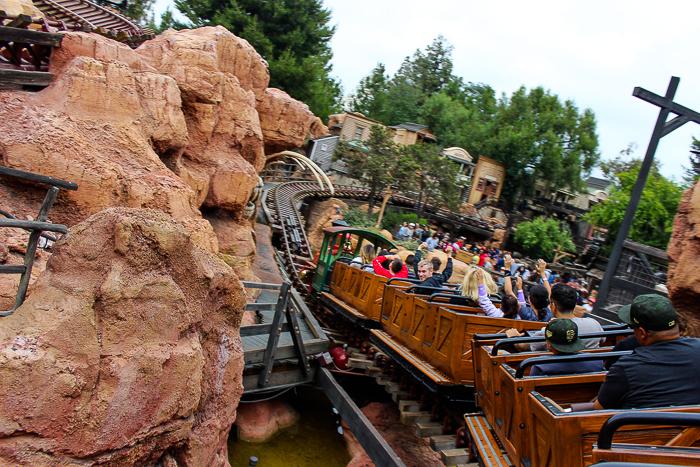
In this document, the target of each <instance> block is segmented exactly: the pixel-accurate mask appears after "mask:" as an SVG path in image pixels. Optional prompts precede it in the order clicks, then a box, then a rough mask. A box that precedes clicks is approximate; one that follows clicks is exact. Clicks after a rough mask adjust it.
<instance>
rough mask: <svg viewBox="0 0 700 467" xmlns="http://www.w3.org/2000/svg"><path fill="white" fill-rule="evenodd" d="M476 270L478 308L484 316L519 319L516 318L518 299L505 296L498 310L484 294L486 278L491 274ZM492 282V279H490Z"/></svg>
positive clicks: (518, 317) (486, 294)
mask: <svg viewBox="0 0 700 467" xmlns="http://www.w3.org/2000/svg"><path fill="white" fill-rule="evenodd" d="M472 269H476V273H475V274H476V277H477V279H478V281H479V306H480V307H481V308H482V309H483V310H484V313H486V316H493V317H494V318H508V319H520V316H518V311H519V310H520V304H519V303H518V299H517V298H515V297H514V296H513V295H506V296H505V297H503V301H502V302H501V308H500V309H498V308H496V306H495V305H494V304H493V302H491V299H490V298H489V294H488V293H487V292H486V276H489V277H491V274H488V273H484V271H483V270H481V269H478V268H472ZM491 281H492V282H493V278H492V279H491Z"/></svg>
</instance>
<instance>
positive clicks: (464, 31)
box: [156, 0, 700, 179]
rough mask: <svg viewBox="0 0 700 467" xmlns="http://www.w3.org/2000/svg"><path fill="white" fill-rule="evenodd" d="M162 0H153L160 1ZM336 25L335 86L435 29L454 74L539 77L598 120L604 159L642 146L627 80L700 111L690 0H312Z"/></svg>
mask: <svg viewBox="0 0 700 467" xmlns="http://www.w3.org/2000/svg"><path fill="white" fill-rule="evenodd" d="M167 1H168V0H158V4H157V7H156V8H157V10H162V9H163V8H164V5H166V4H167ZM324 4H325V5H326V6H327V7H328V8H330V9H331V10H332V20H331V24H334V25H336V27H337V29H336V33H335V35H334V36H333V39H332V41H331V47H332V49H333V75H335V76H336V77H338V78H339V79H340V80H341V82H342V85H343V88H344V91H345V93H346V94H348V93H350V92H352V91H353V90H354V89H355V88H356V86H357V85H358V83H359V81H360V79H362V78H363V77H364V76H366V75H368V74H369V73H370V72H371V70H372V69H373V68H374V67H375V66H376V65H377V63H380V62H381V63H384V64H385V65H386V68H387V72H388V73H389V74H390V75H393V74H394V73H395V72H396V70H397V69H398V68H399V66H400V65H401V62H402V60H403V59H404V58H405V57H406V56H408V55H412V54H413V52H414V51H415V50H416V49H422V50H423V49H425V47H426V46H427V45H429V44H430V43H431V42H432V41H433V39H434V38H436V37H437V36H438V35H439V34H442V35H443V36H444V37H445V38H446V39H447V40H448V41H449V42H450V43H451V44H452V45H453V46H454V51H453V54H452V57H453V61H454V74H455V75H457V76H461V77H463V78H464V80H465V81H472V82H479V83H485V84H489V85H491V86H492V87H493V88H494V89H495V90H496V92H497V93H499V94H500V93H503V92H505V93H506V94H509V95H510V94H511V93H512V92H513V91H514V90H516V89H517V88H518V87H519V86H521V85H524V86H526V87H527V88H533V87H536V86H544V87H545V88H546V89H549V90H551V92H552V93H554V94H557V95H559V97H560V98H561V99H562V100H565V99H571V100H573V101H575V102H576V105H577V106H578V107H579V109H584V108H590V109H592V110H593V111H594V112H595V115H596V118H597V121H598V135H599V142H600V152H601V154H602V156H603V158H611V157H614V156H615V155H617V154H618V153H619V152H620V151H621V150H623V149H625V148H626V147H627V145H628V144H629V143H631V142H636V143H637V145H638V149H637V151H636V155H637V156H639V157H642V156H643V155H644V153H645V151H646V148H647V145H648V142H649V138H650V137H651V132H652V130H653V127H654V124H655V122H656V118H657V116H658V107H656V106H654V105H652V104H648V103H646V102H643V101H641V100H639V99H637V98H635V97H633V96H632V91H633V89H634V87H635V86H640V87H643V88H646V89H647V90H649V91H651V92H654V93H656V94H659V95H664V94H665V92H666V88H667V86H668V83H669V80H670V78H671V76H678V77H680V78H681V82H680V85H679V88H678V91H677V93H676V97H675V102H677V103H678V104H681V105H683V106H686V107H689V108H691V109H693V110H695V111H698V112H700V92H698V91H700V60H699V59H698V37H699V36H698V31H700V28H699V27H698V21H699V19H700V2H693V1H690V0H686V1H675V0H669V1H666V2H659V1H654V2H652V1H646V0H636V1H616V0H607V1H598V0H588V1H577V2H572V1H566V0H564V1H561V0H558V1H545V0H534V1H529V2H523V1H483V0H482V1H473V0H434V1H425V0H423V1H415V0H403V1H400V2H399V1H387V0H372V1H369V0H354V1H347V0H344V1H340V0H324ZM692 135H695V136H696V137H700V126H699V125H697V124H695V123H687V124H686V125H685V126H683V127H682V128H680V129H678V130H676V131H674V132H673V133H671V134H670V135H668V136H666V137H664V138H663V139H662V140H661V143H660V145H659V149H658V151H657V153H656V157H657V158H658V159H659V160H660V161H661V163H662V165H663V166H662V173H664V174H665V175H667V176H675V177H676V179H680V177H681V174H682V169H681V165H686V166H687V165H688V154H689V152H688V149H689V146H690V143H691V136H692Z"/></svg>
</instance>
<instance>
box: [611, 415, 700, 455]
mask: <svg viewBox="0 0 700 467" xmlns="http://www.w3.org/2000/svg"><path fill="white" fill-rule="evenodd" d="M626 425H667V426H688V427H690V426H700V413H674V412H642V413H640V412H634V413H632V412H621V413H616V414H615V415H613V416H612V417H610V418H608V419H607V420H606V421H605V423H603V426H602V427H601V428H600V432H599V433H598V449H610V448H611V447H612V439H613V435H614V434H615V431H617V429H618V428H621V427H623V426H626ZM605 465H611V464H605Z"/></svg>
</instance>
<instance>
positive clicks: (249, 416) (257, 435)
mask: <svg viewBox="0 0 700 467" xmlns="http://www.w3.org/2000/svg"><path fill="white" fill-rule="evenodd" d="M297 420H299V413H298V412H297V411H296V410H294V408H293V407H292V406H291V405H289V404H287V402H285V401H284V400H282V399H280V398H276V399H271V400H269V401H264V402H255V403H252V404H240V405H239V406H238V411H237V415H236V433H237V434H238V439H241V440H243V441H250V442H254V443H264V442H266V441H268V440H270V438H272V437H273V436H275V435H276V434H277V432H278V431H280V430H282V429H284V428H287V427H290V426H292V425H294V424H295V423H296V422H297Z"/></svg>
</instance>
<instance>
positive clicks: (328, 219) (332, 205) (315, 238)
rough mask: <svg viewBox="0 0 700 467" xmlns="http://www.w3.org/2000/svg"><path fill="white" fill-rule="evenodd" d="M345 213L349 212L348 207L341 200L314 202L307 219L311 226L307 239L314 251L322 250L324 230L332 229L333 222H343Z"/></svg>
mask: <svg viewBox="0 0 700 467" xmlns="http://www.w3.org/2000/svg"><path fill="white" fill-rule="evenodd" d="M343 211H344V212H347V211H348V205H347V203H346V202H345V201H343V200H341V199H337V198H330V199H327V200H325V201H321V202H318V201H316V202H312V204H311V206H310V209H309V214H308V217H307V225H308V226H309V229H308V233H307V238H308V240H309V245H310V246H311V250H312V251H314V252H316V251H318V250H320V249H321V244H322V243H323V229H325V228H326V227H331V225H332V222H333V221H336V220H341V219H342V218H343Z"/></svg>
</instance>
